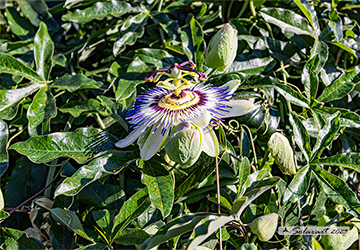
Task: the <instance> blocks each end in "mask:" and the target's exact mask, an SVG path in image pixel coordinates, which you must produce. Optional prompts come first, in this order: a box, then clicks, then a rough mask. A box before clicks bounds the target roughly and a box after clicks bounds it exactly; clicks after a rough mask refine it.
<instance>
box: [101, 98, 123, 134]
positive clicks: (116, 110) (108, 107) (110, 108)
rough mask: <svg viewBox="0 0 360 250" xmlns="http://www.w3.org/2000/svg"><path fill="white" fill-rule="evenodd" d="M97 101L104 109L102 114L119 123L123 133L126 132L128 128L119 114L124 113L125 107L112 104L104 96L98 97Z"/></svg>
mask: <svg viewBox="0 0 360 250" xmlns="http://www.w3.org/2000/svg"><path fill="white" fill-rule="evenodd" d="M97 99H99V100H100V103H101V105H102V107H103V108H104V109H105V110H104V111H103V112H104V113H106V114H108V115H110V116H111V117H112V118H114V119H115V120H116V121H117V122H118V123H120V125H121V126H122V127H123V128H124V129H125V131H126V132H128V126H127V124H126V123H125V121H124V119H123V118H122V116H121V114H124V113H125V112H126V109H125V107H124V106H123V105H122V104H121V103H118V102H113V101H112V100H111V99H110V98H108V97H106V96H98V97H97Z"/></svg>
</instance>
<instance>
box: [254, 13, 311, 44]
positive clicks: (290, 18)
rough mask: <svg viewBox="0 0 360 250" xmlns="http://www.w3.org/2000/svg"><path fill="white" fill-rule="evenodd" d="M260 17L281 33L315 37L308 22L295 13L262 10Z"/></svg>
mask: <svg viewBox="0 0 360 250" xmlns="http://www.w3.org/2000/svg"><path fill="white" fill-rule="evenodd" d="M260 15H261V16H262V17H263V18H264V19H265V21H267V22H269V23H272V24H275V25H277V26H278V27H279V28H280V29H281V30H282V32H283V33H295V34H297V35H308V36H312V37H316V33H315V32H314V30H313V29H312V27H311V26H310V25H309V23H308V21H307V20H306V19H305V18H304V17H302V16H300V15H299V14H296V13H295V12H293V11H291V10H287V9H282V8H262V9H261V11H260Z"/></svg>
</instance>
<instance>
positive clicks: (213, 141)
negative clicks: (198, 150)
mask: <svg viewBox="0 0 360 250" xmlns="http://www.w3.org/2000/svg"><path fill="white" fill-rule="evenodd" d="M203 131H204V138H203V142H202V150H203V151H204V152H205V153H206V154H208V155H209V156H211V157H216V156H218V155H219V142H218V139H217V137H216V134H215V132H214V130H212V128H210V129H205V130H203Z"/></svg>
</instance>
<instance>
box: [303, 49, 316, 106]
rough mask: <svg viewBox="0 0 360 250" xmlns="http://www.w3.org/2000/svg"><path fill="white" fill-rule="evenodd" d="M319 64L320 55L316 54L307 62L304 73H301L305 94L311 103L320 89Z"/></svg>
mask: <svg viewBox="0 0 360 250" xmlns="http://www.w3.org/2000/svg"><path fill="white" fill-rule="evenodd" d="M318 65H319V56H318V55H317V54H316V55H315V56H314V57H312V58H311V59H310V60H309V61H307V62H306V64H305V67H304V70H303V73H302V75H301V81H302V83H303V84H304V86H305V94H306V96H307V99H308V101H309V102H310V103H311V102H312V101H313V100H314V99H315V97H316V93H317V90H318V85H319V79H318V76H317V74H316V69H317V68H318Z"/></svg>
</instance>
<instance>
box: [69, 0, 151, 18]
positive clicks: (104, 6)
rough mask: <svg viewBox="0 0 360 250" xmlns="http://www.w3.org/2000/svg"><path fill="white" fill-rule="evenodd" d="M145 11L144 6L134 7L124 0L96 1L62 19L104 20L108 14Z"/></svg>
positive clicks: (116, 14) (115, 14) (117, 14)
mask: <svg viewBox="0 0 360 250" xmlns="http://www.w3.org/2000/svg"><path fill="white" fill-rule="evenodd" d="M144 11H146V9H145V8H143V7H133V6H131V5H130V4H129V3H127V2H123V1H110V2H96V3H95V4H93V5H92V6H91V7H89V8H86V9H83V10H80V9H76V10H75V11H74V12H73V13H70V14H66V15H63V16H62V20H63V21H73V22H76V23H87V22H90V21H92V20H94V19H97V20H102V19H104V18H105V17H107V16H114V17H120V16H122V15H124V14H127V13H134V12H144Z"/></svg>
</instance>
